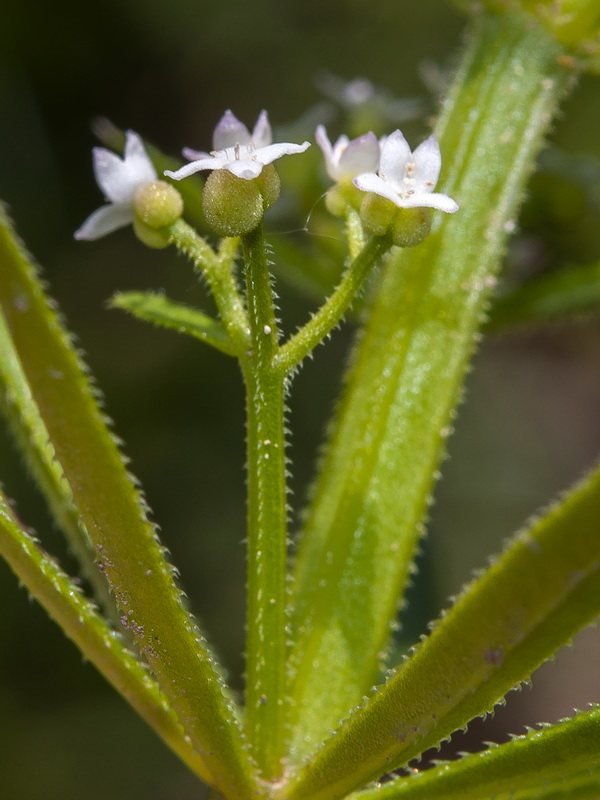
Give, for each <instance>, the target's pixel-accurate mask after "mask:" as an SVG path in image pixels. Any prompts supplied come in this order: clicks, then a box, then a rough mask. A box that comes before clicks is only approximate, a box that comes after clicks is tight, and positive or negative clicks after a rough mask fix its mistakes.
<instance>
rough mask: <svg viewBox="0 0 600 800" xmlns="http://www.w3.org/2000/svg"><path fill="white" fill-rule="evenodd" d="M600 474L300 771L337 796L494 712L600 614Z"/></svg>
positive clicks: (521, 545)
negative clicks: (497, 704)
mask: <svg viewBox="0 0 600 800" xmlns="http://www.w3.org/2000/svg"><path fill="white" fill-rule="evenodd" d="M599 530H600V469H598V470H596V471H595V472H594V473H593V474H592V475H591V476H590V477H588V478H587V479H586V480H585V481H583V482H582V483H581V484H579V485H578V486H577V487H576V488H575V489H574V490H573V491H572V492H571V493H570V494H569V495H568V496H567V497H565V498H564V499H563V500H562V501H561V502H559V503H558V504H556V505H555V506H554V507H552V508H551V509H550V510H549V511H548V512H547V513H546V515H545V516H544V517H542V518H541V519H539V520H538V521H536V522H534V523H533V524H532V525H531V526H530V527H529V528H527V529H525V530H524V531H522V532H521V533H520V534H518V535H517V536H516V537H515V539H514V540H513V542H512V543H511V545H510V546H509V547H508V549H507V550H506V551H505V552H504V554H503V555H502V556H501V557H500V558H499V559H498V560H497V561H496V562H495V563H493V564H492V566H491V567H490V568H489V569H488V570H487V571H486V572H485V573H483V575H482V576H481V577H480V578H479V579H478V580H476V581H475V582H474V583H473V584H472V585H471V586H470V587H468V588H467V589H466V590H465V592H464V594H463V595H462V596H461V597H460V598H459V599H458V600H457V602H456V604H455V605H454V606H453V607H452V608H451V609H450V610H449V611H448V612H447V613H446V615H445V616H444V617H443V618H442V620H441V621H440V622H439V623H438V624H437V627H435V629H434V630H433V632H432V633H431V635H430V636H429V638H428V639H426V640H425V641H424V642H423V643H422V644H421V645H420V646H419V647H418V648H417V649H416V650H415V652H414V653H413V655H412V656H411V657H410V658H409V659H408V660H407V661H405V663H404V664H403V665H402V666H401V667H399V668H398V670H397V671H396V673H395V674H394V675H393V676H392V677H391V678H390V679H389V680H388V682H387V683H386V684H385V686H383V687H382V688H380V689H378V690H377V691H376V692H375V693H374V694H373V696H372V697H371V698H369V699H368V700H367V701H365V703H364V705H363V707H362V708H360V709H358V710H357V711H355V712H354V713H353V715H352V716H351V717H350V718H349V719H348V720H347V721H346V722H345V723H344V724H343V725H342V726H341V727H340V728H339V729H338V730H337V732H336V735H335V736H333V737H332V738H330V739H329V740H328V741H327V742H326V744H325V745H324V746H323V748H322V750H320V751H319V752H318V753H317V754H316V755H315V756H313V757H312V758H311V759H310V761H309V762H308V763H307V764H306V765H305V766H304V767H303V768H301V770H300V771H299V774H298V775H297V776H296V777H295V779H294V780H293V783H292V786H291V787H290V789H289V790H288V792H287V793H286V797H287V798H288V800H301V798H311V800H331V799H332V798H338V797H342V796H344V795H345V794H347V793H348V792H350V791H352V790H354V789H357V788H360V786H362V785H364V784H366V783H367V782H368V781H370V780H373V779H376V778H378V777H380V776H381V775H382V774H383V773H384V772H387V771H389V770H392V769H395V768H397V767H399V766H401V765H403V764H406V763H407V762H408V761H410V760H411V759H412V758H414V757H415V756H417V755H419V754H420V753H422V752H423V751H424V750H426V749H427V748H429V747H432V746H434V745H436V744H438V743H439V742H440V741H442V740H443V739H445V738H447V737H449V736H450V735H451V734H452V733H453V731H455V730H457V729H459V728H461V727H464V726H465V725H466V724H467V723H468V722H469V720H471V719H473V718H474V717H475V716H477V715H481V714H484V713H486V712H489V711H491V710H492V709H493V707H494V705H495V704H496V703H497V702H499V701H500V700H501V699H502V698H503V696H504V695H505V694H506V693H507V692H508V691H509V690H510V689H511V688H513V687H514V686H515V685H517V684H519V683H520V682H522V681H525V680H527V679H528V677H529V675H531V673H532V672H533V670H534V669H536V668H537V667H538V666H539V665H540V664H541V663H542V662H543V661H545V660H546V659H547V658H549V657H550V656H551V655H552V654H553V653H554V652H555V651H556V650H557V649H558V648H559V647H561V646H562V645H564V644H566V643H567V642H568V641H569V640H570V639H571V638H572V637H573V636H574V634H575V633H576V632H577V631H578V630H580V629H581V628H582V627H584V626H585V625H587V624H589V623H590V622H592V621H593V620H594V619H595V618H596V616H597V615H598V614H599V613H600V591H599V590H598V587H599V586H600V536H599V535H598V531H599Z"/></svg>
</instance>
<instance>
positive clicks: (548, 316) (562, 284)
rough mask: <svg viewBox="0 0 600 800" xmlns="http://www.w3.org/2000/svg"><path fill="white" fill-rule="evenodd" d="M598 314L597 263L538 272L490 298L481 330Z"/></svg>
mask: <svg viewBox="0 0 600 800" xmlns="http://www.w3.org/2000/svg"><path fill="white" fill-rule="evenodd" d="M589 314H600V263H598V264H589V265H587V266H583V267H565V268H564V269H561V270H559V271H558V272H552V273H550V274H549V275H541V276H539V277H538V278H533V279H532V280H530V281H527V283H525V284H523V285H522V286H519V287H518V288H517V289H513V290H512V291H511V292H508V293H507V294H505V295H503V296H501V297H498V298H497V299H495V300H494V302H493V304H492V307H491V309H490V312H489V316H488V320H487V322H486V324H485V325H484V330H485V331H486V332H488V333H498V332H500V333H504V332H505V331H510V330H511V329H512V328H515V327H519V326H534V325H544V324H551V323H553V322H557V321H560V320H563V319H569V318H573V317H580V316H582V315H589Z"/></svg>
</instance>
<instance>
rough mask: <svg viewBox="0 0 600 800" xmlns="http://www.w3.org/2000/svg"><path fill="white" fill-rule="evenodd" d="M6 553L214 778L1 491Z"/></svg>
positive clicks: (65, 625) (0, 532) (70, 629)
mask: <svg viewBox="0 0 600 800" xmlns="http://www.w3.org/2000/svg"><path fill="white" fill-rule="evenodd" d="M0 555H1V556H2V557H3V558H4V559H6V561H7V562H8V564H9V565H10V567H11V569H12V570H13V572H14V573H15V575H16V576H17V577H18V578H19V580H20V582H21V583H22V584H23V585H24V586H25V588H26V589H27V590H28V591H29V592H30V593H31V594H32V595H33V596H34V597H35V598H36V599H37V600H38V602H39V603H40V604H41V605H42V606H43V607H44V608H45V609H46V611H47V612H48V614H49V615H50V616H51V617H52V619H54V620H55V622H57V623H58V624H59V625H60V627H61V628H62V629H63V631H64V632H65V633H66V635H67V636H68V637H69V639H71V641H73V642H74V644H76V645H77V647H78V648H79V649H80V650H81V652H82V653H83V655H84V656H85V658H87V659H88V660H89V661H91V662H92V663H93V664H94V665H95V666H96V668H97V669H98V670H99V671H100V672H101V673H102V675H104V677H105V678H106V679H107V680H108V681H109V682H110V683H111V684H112V685H113V686H114V687H115V689H117V691H118V692H120V693H121V694H122V695H123V697H124V698H125V699H126V700H127V701H128V702H129V703H130V705H131V706H133V708H134V709H135V710H136V711H137V712H138V714H139V715H140V716H141V717H142V718H143V719H144V720H146V722H147V723H148V724H149V725H150V726H151V727H152V728H153V729H154V730H155V731H156V733H158V735H159V736H160V737H161V738H162V739H163V741H164V742H165V743H166V744H167V745H168V746H169V747H170V748H171V749H172V750H173V751H174V752H175V753H177V755H178V756H179V757H180V758H181V759H182V760H183V761H184V762H185V763H186V764H187V765H188V766H189V767H190V769H191V770H193V771H194V772H195V773H196V774H197V775H198V776H199V777H200V778H203V779H204V780H206V781H210V780H211V775H210V772H209V771H208V769H207V768H206V765H205V763H204V761H203V760H202V758H201V757H200V756H199V755H198V753H197V752H195V751H194V748H193V746H192V745H191V742H190V740H189V739H187V738H186V737H185V736H184V735H183V731H182V729H181V726H180V724H179V721H178V720H177V715H176V714H175V712H174V711H173V710H172V709H171V708H170V707H169V704H168V703H167V701H166V699H165V697H164V695H163V694H162V692H161V691H160V689H159V688H158V685H157V684H156V682H155V681H154V680H153V679H152V677H151V676H150V675H149V673H148V671H147V669H146V667H144V666H142V665H141V664H140V663H139V662H138V661H137V660H136V659H135V658H134V657H133V655H132V654H131V653H130V652H129V651H128V650H127V649H126V648H125V647H124V645H123V642H122V639H121V637H120V636H119V635H118V634H117V633H116V631H114V630H112V629H111V628H110V627H109V625H107V623H106V622H105V621H104V620H103V619H102V617H101V616H100V615H99V614H98V612H97V610H96V609H95V608H94V606H93V605H92V604H91V603H90V602H89V600H87V599H86V598H85V597H84V596H83V594H82V592H81V589H80V588H79V587H78V586H77V585H76V584H75V583H74V582H73V581H72V580H71V578H69V576H68V575H66V574H65V573H64V572H63V571H62V570H61V569H60V567H59V566H58V565H57V564H56V563H55V562H54V561H53V559H52V558H51V557H50V556H49V555H48V554H47V553H45V552H44V551H43V550H42V548H41V547H40V546H39V544H38V543H37V542H36V540H35V539H34V538H33V537H32V536H31V534H29V533H27V532H26V531H24V530H23V529H22V527H21V526H20V525H19V523H18V522H17V520H16V519H15V517H14V515H13V512H12V510H11V508H10V506H9V504H8V502H7V500H6V498H5V497H4V495H3V494H2V492H0Z"/></svg>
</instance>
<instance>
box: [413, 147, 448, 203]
mask: <svg viewBox="0 0 600 800" xmlns="http://www.w3.org/2000/svg"><path fill="white" fill-rule="evenodd" d="M412 159H413V161H414V164H415V172H414V178H415V191H416V192H417V193H419V194H420V193H421V192H432V191H433V190H434V189H435V185H436V183H437V182H438V178H439V175H440V169H441V166H442V155H441V153H440V146H439V144H438V140H437V139H436V137H435V136H430V137H429V139H425V141H424V142H423V143H422V144H420V145H419V146H418V147H417V149H416V150H415V152H414V153H413V156H412Z"/></svg>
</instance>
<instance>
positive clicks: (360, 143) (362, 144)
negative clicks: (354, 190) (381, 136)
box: [338, 133, 380, 178]
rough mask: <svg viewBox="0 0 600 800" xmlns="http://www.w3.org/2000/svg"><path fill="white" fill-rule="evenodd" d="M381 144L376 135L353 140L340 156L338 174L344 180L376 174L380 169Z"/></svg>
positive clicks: (367, 135) (366, 134)
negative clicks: (366, 174)
mask: <svg viewBox="0 0 600 800" xmlns="http://www.w3.org/2000/svg"><path fill="white" fill-rule="evenodd" d="M379 157H380V151H379V142H378V141H377V137H376V136H375V134H374V133H365V134H364V136H359V137H358V139H353V140H352V141H351V142H350V143H349V144H348V145H347V147H346V148H345V149H344V151H343V152H342V154H341V155H340V159H339V164H338V167H339V169H338V172H339V173H341V177H343V178H354V176H355V175H360V174H361V173H363V172H376V171H377V169H378V167H379Z"/></svg>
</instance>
